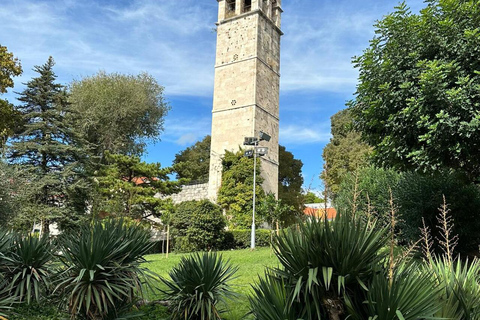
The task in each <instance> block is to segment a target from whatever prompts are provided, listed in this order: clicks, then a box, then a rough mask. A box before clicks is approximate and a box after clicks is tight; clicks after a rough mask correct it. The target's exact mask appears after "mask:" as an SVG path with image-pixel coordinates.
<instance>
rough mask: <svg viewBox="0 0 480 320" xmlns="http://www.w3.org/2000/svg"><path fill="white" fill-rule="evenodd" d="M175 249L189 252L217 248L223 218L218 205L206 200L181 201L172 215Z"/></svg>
mask: <svg viewBox="0 0 480 320" xmlns="http://www.w3.org/2000/svg"><path fill="white" fill-rule="evenodd" d="M172 227H173V229H174V232H173V235H174V238H175V250H177V251H183V252H190V251H200V250H212V249H219V248H220V247H221V245H222V241H223V239H224V233H225V230H224V229H225V218H224V216H223V214H222V211H221V209H220V207H219V206H217V205H215V204H213V203H212V202H210V201H208V200H202V201H187V202H184V203H181V204H180V205H179V206H178V207H177V209H176V211H175V214H174V215H173V217H172Z"/></svg>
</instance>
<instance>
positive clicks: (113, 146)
mask: <svg viewBox="0 0 480 320" xmlns="http://www.w3.org/2000/svg"><path fill="white" fill-rule="evenodd" d="M70 92H71V96H70V102H71V103H72V108H73V109H74V110H75V111H76V112H77V116H76V118H75V120H76V121H75V127H76V129H77V130H78V131H79V132H81V133H82V134H83V135H84V137H85V139H86V140H87V141H88V142H90V143H91V144H92V145H93V146H94V150H93V153H94V154H95V155H97V156H103V155H104V153H105V151H107V150H108V151H110V152H111V153H121V154H135V155H140V154H142V152H143V151H144V149H145V145H146V141H147V140H148V141H156V140H158V139H159V135H160V133H161V132H162V130H163V123H164V119H165V116H166V114H167V112H168V110H169V109H170V107H169V105H168V103H167V102H166V101H165V98H164V97H163V87H162V86H160V85H159V84H158V83H157V81H156V80H155V79H154V78H153V77H152V76H150V75H148V74H146V73H142V74H140V75H138V76H132V75H122V74H118V73H113V74H107V73H105V72H99V73H98V74H96V75H94V76H91V77H86V78H83V79H82V80H79V81H74V82H73V83H72V84H71V87H70Z"/></svg>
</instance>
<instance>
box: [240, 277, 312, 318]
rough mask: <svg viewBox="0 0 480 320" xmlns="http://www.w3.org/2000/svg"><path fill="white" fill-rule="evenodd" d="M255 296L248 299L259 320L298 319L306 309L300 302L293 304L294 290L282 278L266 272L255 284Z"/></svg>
mask: <svg viewBox="0 0 480 320" xmlns="http://www.w3.org/2000/svg"><path fill="white" fill-rule="evenodd" d="M252 289H253V293H254V294H253V296H249V297H248V300H249V302H250V306H251V314H252V315H253V316H254V319H257V320H277V319H282V320H297V319H302V318H303V317H304V314H305V311H304V310H302V309H303V308H302V307H301V305H300V304H297V303H295V304H292V303H291V301H292V293H293V292H292V291H291V290H288V289H287V288H286V286H285V281H284V279H282V278H279V277H276V276H275V275H273V274H271V273H269V272H266V273H265V277H264V278H261V277H260V278H259V279H258V282H257V283H256V284H255V285H253V288H252Z"/></svg>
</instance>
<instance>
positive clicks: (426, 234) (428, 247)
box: [420, 217, 433, 265]
mask: <svg viewBox="0 0 480 320" xmlns="http://www.w3.org/2000/svg"><path fill="white" fill-rule="evenodd" d="M422 224H423V227H422V228H420V232H421V233H422V237H421V238H420V241H422V242H423V243H422V252H423V255H424V257H425V258H426V259H427V261H428V263H429V264H430V265H432V246H433V240H432V235H431V233H430V228H429V227H427V226H426V225H425V219H424V218H423V217H422Z"/></svg>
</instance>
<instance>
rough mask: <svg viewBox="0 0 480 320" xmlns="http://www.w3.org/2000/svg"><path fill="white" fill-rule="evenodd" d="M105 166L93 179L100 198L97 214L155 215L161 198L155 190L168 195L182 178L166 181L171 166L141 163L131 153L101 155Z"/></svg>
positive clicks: (141, 216)
mask: <svg viewBox="0 0 480 320" xmlns="http://www.w3.org/2000/svg"><path fill="white" fill-rule="evenodd" d="M105 162H106V165H104V166H102V168H101V169H100V170H99V171H98V174H97V176H96V180H97V181H98V190H99V193H100V195H101V200H100V201H98V202H97V204H96V205H95V211H96V212H97V213H100V212H105V213H108V214H110V215H119V216H128V217H132V218H143V217H146V216H148V215H152V214H153V215H157V214H159V211H160V210H161V205H162V202H163V200H162V199H160V198H157V197H155V195H156V194H157V193H161V194H163V195H169V194H172V193H175V192H178V191H179V190H180V183H181V182H182V181H170V180H169V177H168V175H169V174H170V173H171V172H172V169H171V168H161V166H160V163H145V162H142V161H140V158H138V157H135V156H126V155H122V154H111V153H109V152H107V153H106V154H105Z"/></svg>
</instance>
